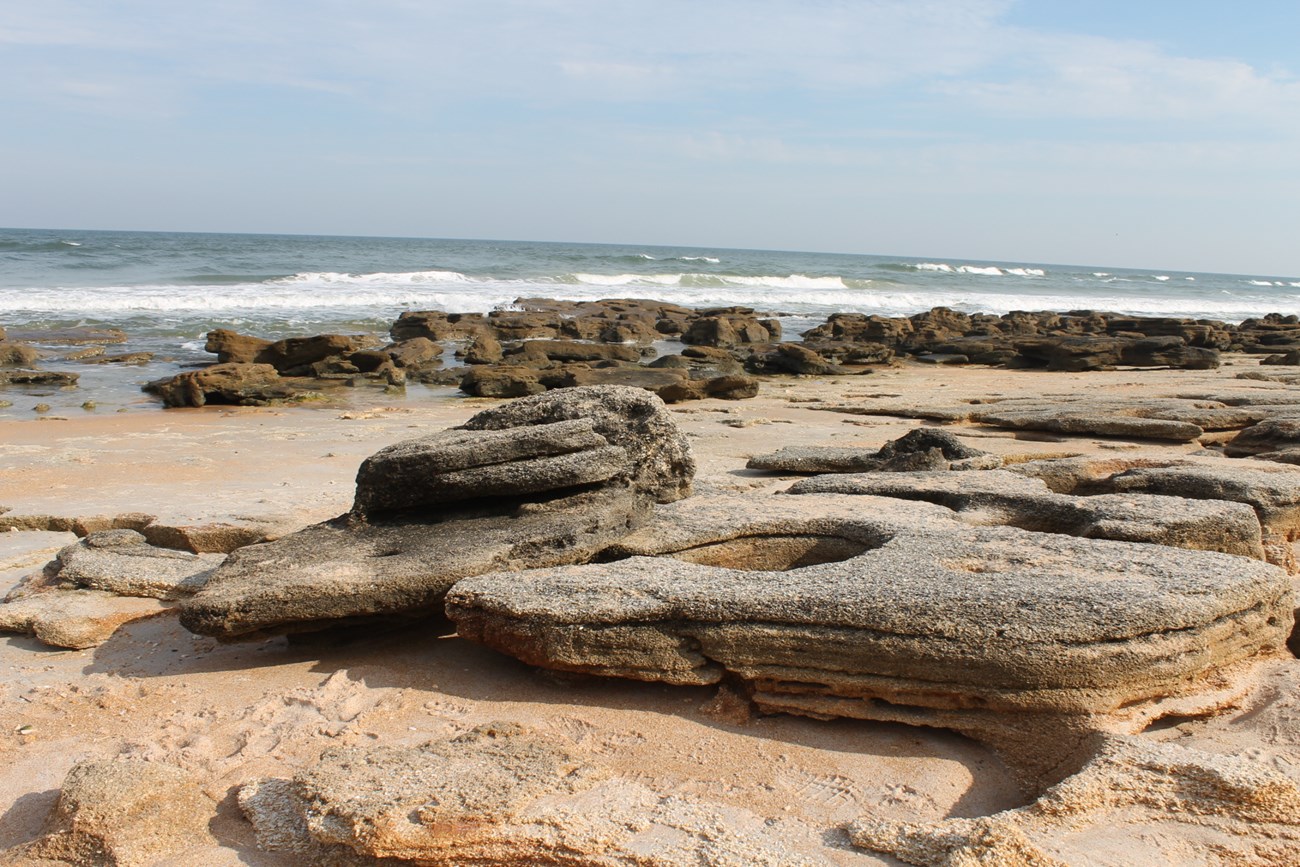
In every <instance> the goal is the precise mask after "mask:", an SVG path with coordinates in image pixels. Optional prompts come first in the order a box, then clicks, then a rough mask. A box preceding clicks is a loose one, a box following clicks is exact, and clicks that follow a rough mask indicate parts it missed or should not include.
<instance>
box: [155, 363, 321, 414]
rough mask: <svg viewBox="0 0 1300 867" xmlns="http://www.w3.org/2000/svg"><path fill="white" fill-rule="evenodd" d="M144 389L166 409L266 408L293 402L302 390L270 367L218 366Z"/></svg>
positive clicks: (174, 377) (182, 374) (258, 365)
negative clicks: (284, 401) (193, 407)
mask: <svg viewBox="0 0 1300 867" xmlns="http://www.w3.org/2000/svg"><path fill="white" fill-rule="evenodd" d="M144 390H145V391H147V392H149V393H150V394H153V395H156V396H158V397H159V398H161V399H162V402H163V406H167V407H176V406H206V405H208V404H210V403H211V404H238V405H243V406H262V405H265V404H267V403H272V402H274V401H279V400H289V399H291V398H293V397H295V396H298V395H299V394H301V389H300V388H298V387H295V385H294V384H293V383H290V382H286V381H285V380H283V379H281V378H280V374H279V373H277V372H276V370H275V368H274V367H272V366H271V365H269V364H237V363H231V364H214V365H212V366H211V367H205V368H203V369H202V370H195V371H190V372H189V373H180V374H177V375H176V376H172V377H169V378H166V379H156V380H154V381H153V382H150V383H148V384H146V385H145V386H144Z"/></svg>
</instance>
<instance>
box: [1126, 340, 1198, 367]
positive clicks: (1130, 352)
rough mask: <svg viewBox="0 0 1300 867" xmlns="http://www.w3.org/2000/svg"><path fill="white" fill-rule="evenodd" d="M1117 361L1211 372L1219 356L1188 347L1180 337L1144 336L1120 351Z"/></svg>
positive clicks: (1141, 365)
mask: <svg viewBox="0 0 1300 867" xmlns="http://www.w3.org/2000/svg"><path fill="white" fill-rule="evenodd" d="M1120 361H1121V363H1123V364H1130V365H1133V366H1135V367H1174V368H1178V369H1181V370H1213V369H1215V368H1216V367H1218V366H1219V353H1218V352H1216V351H1215V350H1213V349H1205V348H1202V347H1195V346H1188V345H1187V342H1186V341H1185V340H1184V339H1183V338H1182V337H1175V336H1172V335H1171V336H1167V337H1144V338H1142V339H1141V340H1135V341H1133V342H1131V343H1126V344H1124V345H1123V346H1122V347H1121V348H1120Z"/></svg>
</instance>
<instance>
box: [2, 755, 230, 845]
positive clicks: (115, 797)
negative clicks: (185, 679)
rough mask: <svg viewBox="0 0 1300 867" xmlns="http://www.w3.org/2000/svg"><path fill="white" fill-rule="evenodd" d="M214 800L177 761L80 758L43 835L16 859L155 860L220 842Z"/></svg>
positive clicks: (65, 781)
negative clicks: (212, 830) (213, 827)
mask: <svg viewBox="0 0 1300 867" xmlns="http://www.w3.org/2000/svg"><path fill="white" fill-rule="evenodd" d="M213 814H214V805H213V804H212V802H211V801H210V800H208V798H206V797H205V796H204V795H203V794H202V792H201V791H200V790H199V787H198V784H197V783H196V782H195V781H194V780H193V779H191V778H190V776H189V775H188V774H186V773H185V772H184V771H182V770H180V769H179V768H176V767H172V766H170V765H163V764H158V763H153V762H143V761H134V760H119V761H93V762H81V763H79V764H77V765H75V766H74V767H73V768H72V770H71V771H69V772H68V776H67V777H66V778H65V779H64V781H63V787H62V789H61V790H60V791H59V799H58V801H57V803H56V804H55V806H54V809H53V810H52V811H51V812H50V816H49V819H48V820H47V822H46V830H45V833H44V835H43V836H42V837H40V838H39V839H37V840H36V841H34V842H32V843H28V844H26V845H25V846H22V847H21V848H20V849H19V850H18V851H16V852H13V851H11V852H10V854H9V857H10V858H17V859H21V860H14V861H9V860H7V859H6V860H5V861H4V863H12V864H19V863H23V864H38V863H49V864H69V865H82V864H104V865H117V867H151V865H155V864H161V863H165V862H167V861H168V858H169V856H171V857H175V856H184V855H187V854H193V853H194V851H195V850H196V849H199V848H201V847H207V846H214V845H215V843H216V841H215V840H214V839H213V837H212V836H211V834H209V832H208V829H207V825H208V822H209V821H210V820H211V818H212V816H213Z"/></svg>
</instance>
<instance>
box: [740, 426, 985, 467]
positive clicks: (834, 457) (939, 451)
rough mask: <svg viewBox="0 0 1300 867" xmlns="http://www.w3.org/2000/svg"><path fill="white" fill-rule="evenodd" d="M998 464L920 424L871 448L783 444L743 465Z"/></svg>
mask: <svg viewBox="0 0 1300 867" xmlns="http://www.w3.org/2000/svg"><path fill="white" fill-rule="evenodd" d="M1001 464H1002V460H1001V458H998V457H997V456H995V455H990V454H988V453H987V452H983V451H980V450H979V449H973V448H971V447H970V446H967V445H966V444H965V443H963V442H962V441H961V440H959V439H958V438H957V437H955V436H953V435H952V434H951V433H949V432H947V431H944V430H940V429H939V428H927V427H921V428H916V429H915V430H912V431H909V432H908V433H906V434H904V435H903V436H901V437H899V438H898V439H896V440H892V441H890V442H887V443H885V445H883V446H882V447H880V448H879V449H875V450H872V449H855V448H845V447H836V446H787V447H785V448H782V449H781V450H779V451H776V452H773V453H772V454H767V455H756V456H754V457H752V458H750V459H749V461H748V463H746V464H745V466H746V467H747V468H749V469H751V470H769V471H774V472H784V473H866V472H908V471H915V470H974V469H993V468H995V467H998V466H1001Z"/></svg>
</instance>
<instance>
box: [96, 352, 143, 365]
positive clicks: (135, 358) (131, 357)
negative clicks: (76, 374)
mask: <svg viewBox="0 0 1300 867" xmlns="http://www.w3.org/2000/svg"><path fill="white" fill-rule="evenodd" d="M153 359H154V353H152V352H124V353H121V354H119V355H97V356H95V357H94V358H90V359H87V361H86V363H87V364H125V365H141V364H148V363H149V362H151V361H153Z"/></svg>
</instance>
